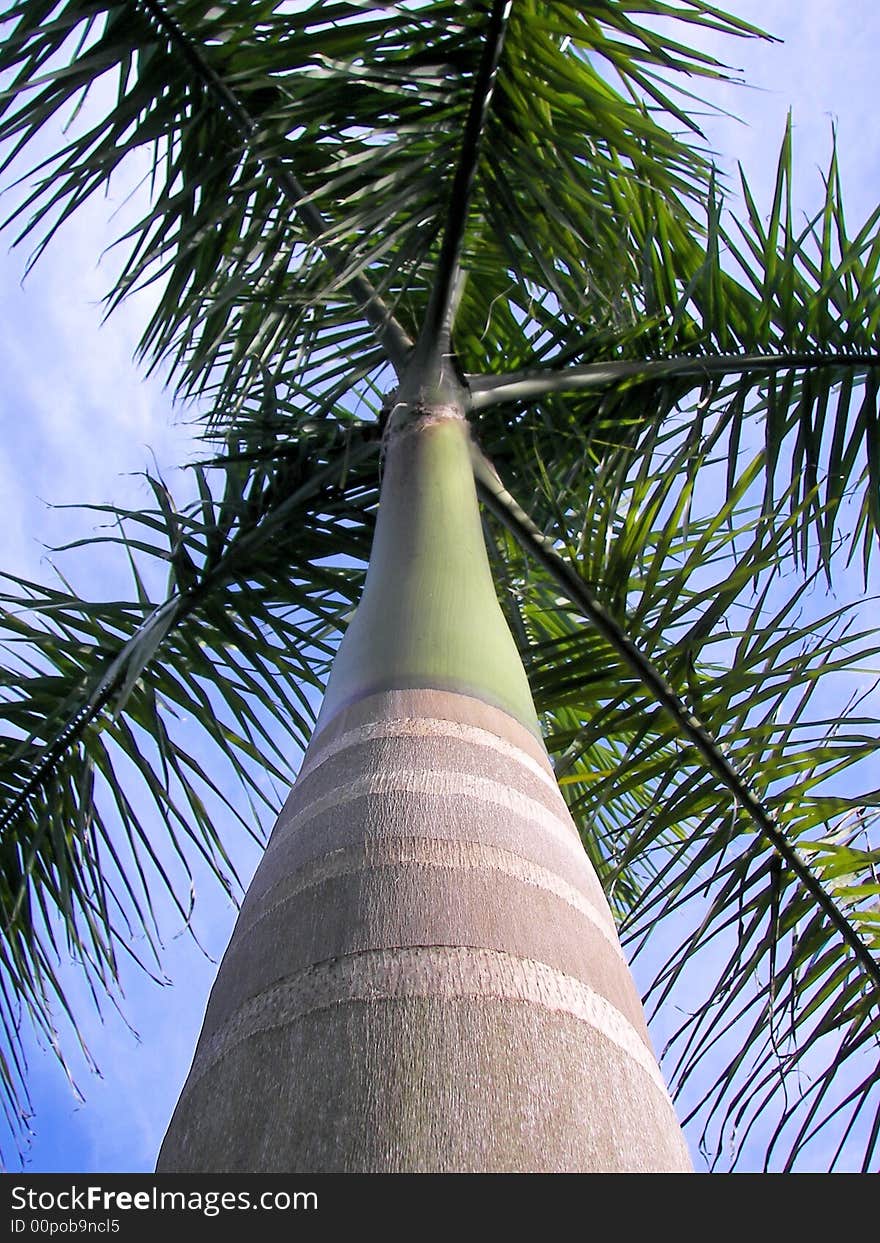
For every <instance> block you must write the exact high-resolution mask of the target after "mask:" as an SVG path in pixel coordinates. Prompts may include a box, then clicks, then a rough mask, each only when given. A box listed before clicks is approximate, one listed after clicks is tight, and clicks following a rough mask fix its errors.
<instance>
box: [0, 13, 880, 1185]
mask: <svg viewBox="0 0 880 1243" xmlns="http://www.w3.org/2000/svg"><path fill="white" fill-rule="evenodd" d="M737 11H738V12H740V13H741V14H742V15H743V16H745V17H747V18H749V19H750V20H753V21H756V22H758V23H760V24H762V25H764V26H765V27H766V28H767V29H769V30H771V31H773V32H774V33H777V34H779V35H780V36H782V37H783V38H784V39H785V43H784V44H783V45H782V46H780V45H767V44H759V43H757V42H741V43H725V45H724V47H723V48H720V47H719V48H718V54H719V55H720V56H721V57H722V58H723V59H726V60H728V62H729V63H732V64H734V65H737V66H742V67H743V68H744V69H745V72H746V77H747V79H748V80H749V81H750V82H751V83H753V84H754V85H753V88H752V89H740V90H735V89H734V88H730V87H728V88H723V89H716V90H715V92H714V97H715V98H716V99H717V100H718V102H719V103H720V104H721V105H722V106H723V107H725V108H728V109H729V110H730V111H732V112H735V113H738V114H739V115H740V116H741V117H743V118H745V119H746V120H747V121H748V122H749V125H748V126H746V125H743V124H740V123H739V122H736V121H734V120H731V119H727V118H714V119H712V120H711V121H707V129H708V132H709V135H710V137H711V139H712V141H713V143H714V145H715V147H716V149H717V151H718V152H719V157H720V161H721V163H722V165H723V166H726V167H727V168H728V169H731V170H732V168H733V160H734V159H735V158H738V159H740V160H741V161H742V162H743V164H744V166H745V168H746V171H747V173H748V175H749V178H750V180H751V181H752V183H753V185H754V187H755V188H757V189H758V190H759V191H760V190H761V189H762V188H763V193H764V195H765V196H766V197H765V198H764V202H767V201H768V198H769V193H770V189H769V187H770V186H772V177H773V173H774V170H775V162H776V158H777V153H778V149H779V144H780V140H781V137H782V133H783V130H784V125H785V118H786V113H787V109H788V106H789V104H791V105H792V107H793V111H794V126H795V128H794V140H795V167H796V170H797V178H796V186H797V193H796V200H797V202H798V203H799V204H802V205H803V206H804V207H810V206H815V204H816V201H817V199H818V198H819V196H820V195H821V192H822V186H821V179H820V176H819V170H820V169H824V168H825V167H827V161H828V155H829V150H830V130H831V123H832V120H833V121H834V122H835V123H836V126H837V134H838V145H839V150H840V158H841V165H842V170H843V177H844V184H845V187H846V195H845V197H846V201H847V204H848V210H849V214H850V218H851V221H853V222H856V221H860V220H861V219H862V217H863V216H864V215H865V214H866V213H867V212H868V211H869V210H871V209H872V208H873V206H874V205H875V204H876V202H877V201H878V200H880V175H878V170H880V129H878V127H877V126H876V125H875V123H874V114H875V107H876V106H875V98H876V73H877V70H876V48H877V47H878V46H880V12H878V11H877V10H876V8H875V6H873V5H869V4H868V3H866V2H863V0H848V2H846V3H840V4H836V5H828V4H827V3H820V2H816V0H813V2H810V3H804V4H798V5H794V4H792V3H791V0H787V2H786V0H765V2H764V3H756V2H755V0H748V3H740V4H739V5H738V6H737ZM133 186H134V179H132V183H131V184H130V185H124V184H118V185H116V186H114V188H113V190H112V192H111V194H110V196H109V197H108V198H107V199H100V198H99V199H98V200H96V201H95V202H93V203H91V204H90V205H89V206H88V208H87V209H85V210H84V211H83V212H82V213H81V214H80V215H79V216H78V217H76V218H75V219H74V220H73V221H71V222H70V223H69V224H68V225H67V226H66V227H65V229H64V231H63V233H62V234H61V236H60V237H59V238H58V239H57V240H56V242H55V244H54V245H53V246H52V248H51V249H50V251H49V252H48V253H47V254H46V255H45V256H44V257H43V259H42V260H41V261H40V263H39V264H38V265H37V267H36V268H35V269H34V271H33V272H32V273H31V274H30V275H29V277H28V278H27V280H26V281H25V283H24V285H23V286H22V285H21V283H20V282H21V276H22V271H23V266H24V262H25V259H26V254H25V253H23V251H22V249H21V248H20V249H18V250H16V251H14V252H12V253H9V251H8V245H9V239H8V235H7V239H8V240H7V243H6V245H4V246H3V247H2V249H0V314H2V320H3V323H4V326H5V327H4V333H3V334H2V336H0V375H2V377H3V383H2V389H0V417H2V420H3V428H4V437H3V442H2V450H0V496H2V497H3V498H4V501H5V504H4V521H3V524H2V527H0V566H2V567H3V568H4V569H7V570H11V571H14V572H18V573H21V574H23V575H27V576H30V577H33V578H36V579H45V578H46V577H47V576H48V575H49V574H50V572H51V571H50V567H49V565H48V564H47V560H46V556H45V553H44V549H43V548H42V544H43V543H46V544H58V543H62V542H64V541H65V540H68V539H70V538H73V537H75V535H76V534H78V533H83V534H85V533H88V532H89V531H90V530H91V529H92V528H93V526H94V519H93V518H91V517H89V516H88V515H86V514H77V513H76V512H74V511H69V510H63V511H59V510H57V509H50V508H47V506H46V504H45V502H52V503H54V504H65V503H74V502H86V501H91V502H100V501H106V500H113V501H116V502H118V503H121V504H126V505H130V506H132V507H134V506H137V505H138V504H139V503H141V502H144V501H146V499H147V492H146V485H145V484H144V482H143V481H142V480H140V479H138V478H137V475H136V472H138V471H141V470H143V469H145V468H146V467H150V466H152V465H153V463H154V461H155V462H158V463H159V465H160V466H161V467H162V469H163V472H164V473H165V474H166V477H167V479H168V482H169V483H170V484H171V485H172V487H174V488H178V487H179V488H181V489H183V487H184V486H185V485H184V483H183V480H182V479H181V478H180V476H179V474H178V473H176V472H175V471H174V467H176V466H177V465H178V464H179V463H180V462H182V461H184V460H186V459H187V458H190V457H192V456H195V450H194V448H193V446H192V444H191V439H190V435H189V432H188V431H187V429H186V427H185V425H184V424H183V423H182V422H181V421H180V414H179V413H177V414H176V413H175V411H174V409H173V408H172V403H171V399H170V397H169V395H168V394H167V393H166V392H165V391H164V390H163V388H162V385H161V382H160V380H159V379H158V378H156V377H154V378H151V379H149V380H145V379H144V378H143V376H142V375H141V374H140V373H139V371H138V369H137V368H136V366H135V365H134V364H133V362H132V361H131V359H132V354H133V352H134V348H135V345H136V343H137V339H138V337H139V335H140V332H141V331H142V327H143V324H144V322H145V318H146V315H147V314H148V310H149V302H150V299H149V295H143V296H140V297H138V298H136V299H133V300H132V301H131V302H130V303H129V304H127V305H125V306H124V307H123V308H121V309H120V310H119V311H118V312H116V313H115V314H114V316H113V317H112V318H111V320H110V321H109V322H108V323H106V324H101V322H100V320H101V315H100V306H99V303H100V299H101V297H102V295H103V293H104V292H105V291H106V289H107V288H108V286H109V284H110V281H111V275H112V271H113V263H114V258H113V256H112V254H111V255H108V256H105V257H104V258H103V259H101V258H100V256H101V254H102V252H103V251H104V249H105V248H106V246H107V243H108V242H109V241H110V240H111V239H112V238H113V237H115V236H116V235H117V234H118V233H119V232H121V225H122V223H123V222H124V220H125V219H126V218H127V213H128V214H129V215H130V213H131V212H132V211H133V210H134V208H133V205H132V204H127V203H126V199H127V196H128V193H129V191H130V190H132V189H133ZM62 564H63V565H64V567H65V569H66V570H67V571H69V572H70V573H72V574H73V575H74V578H75V582H76V584H77V585H78V586H79V587H80V588H81V589H82V591H83V592H84V593H86V594H89V593H91V594H94V595H102V594H112V593H114V592H115V591H123V590H126V591H127V588H128V574H127V570H126V568H125V567H124V565H122V564H121V559H120V558H119V557H114V556H112V555H111V554H108V553H106V552H104V553H96V554H94V555H92V554H89V556H88V557H77V556H75V555H74V556H71V557H69V558H68V559H67V560H65V561H64V562H63V563H62ZM877 784H880V781H878V782H877ZM239 857H240V867H241V871H242V873H243V874H244V875H245V876H247V875H248V874H249V872H250V871H251V870H252V869H253V867H254V866H255V863H256V852H255V851H254V849H253V847H252V846H249V845H247V844H245V843H242V845H241V848H240V855H239ZM233 918H234V911H233V909H232V907H231V904H230V903H228V901H226V900H225V899H224V898H223V896H222V895H221V894H219V893H218V892H217V889H216V888H215V887H212V886H211V885H210V884H209V883H208V882H207V881H205V882H204V883H203V884H202V885H201V886H200V893H199V900H198V907H197V916H196V925H197V929H198V934H199V938H200V940H201V941H202V943H203V944H204V946H205V947H206V949H207V950H208V951H209V953H210V955H211V956H212V957H213V958H215V959H216V958H218V957H219V955H220V954H221V953H222V950H223V947H224V945H225V943H226V940H227V938H228V936H229V932H230V930H231V925H232V921H233ZM175 931H176V928H175V925H174V924H173V921H172V922H170V923H169V936H168V941H167V954H166V958H165V960H164V964H163V965H164V969H165V971H166V973H167V975H168V977H169V978H170V980H171V981H172V983H171V984H170V985H168V986H167V987H162V988H160V987H158V986H157V985H155V984H154V983H152V982H151V981H150V980H149V979H147V978H146V977H144V976H143V975H142V974H140V973H138V972H136V971H133V970H131V971H127V972H126V975H125V993H126V996H125V1000H124V1013H125V1016H126V1019H127V1021H128V1023H129V1024H130V1025H131V1028H134V1029H135V1030H136V1031H137V1033H138V1036H139V1038H135V1036H134V1035H133V1034H132V1031H131V1030H130V1028H129V1027H128V1026H127V1025H126V1023H125V1022H123V1020H122V1019H121V1018H120V1017H119V1016H118V1015H117V1014H115V1013H114V1012H113V1011H112V1009H110V1008H109V1007H105V1011H104V1016H103V1020H102V1019H100V1018H99V1017H98V1016H97V1015H96V1014H95V1011H94V1008H93V1007H91V1005H90V1003H89V1001H88V998H87V996H86V995H85V990H84V988H83V986H82V984H81V982H80V980H79V977H78V975H77V974H76V973H71V974H70V988H71V993H72V994H73V996H74V997H75V998H76V999H77V1002H78V1003H81V1004H79V1014H80V1017H81V1019H82V1025H83V1030H84V1036H85V1040H86V1043H87V1044H88V1046H89V1048H90V1051H91V1054H92V1056H93V1057H94V1059H95V1061H96V1063H97V1064H98V1066H99V1067H100V1070H101V1077H100V1078H99V1077H97V1076H95V1075H94V1074H92V1073H90V1071H89V1070H88V1068H87V1067H86V1065H85V1064H84V1063H83V1062H82V1061H79V1062H78V1061H77V1060H76V1059H75V1058H74V1059H73V1069H74V1073H75V1078H76V1081H77V1084H78V1085H79V1087H80V1089H81V1090H82V1093H83V1095H84V1096H85V1098H86V1099H85V1103H81V1102H80V1101H79V1100H78V1099H77V1098H76V1096H75V1095H74V1094H73V1092H72V1091H71V1089H70V1087H69V1085H68V1083H67V1081H66V1079H65V1078H64V1075H63V1074H62V1072H61V1071H60V1069H59V1067H58V1065H57V1063H56V1061H55V1059H54V1056H53V1055H51V1054H50V1053H49V1052H47V1051H45V1050H42V1049H40V1048H38V1047H35V1046H34V1047H32V1048H31V1052H30V1083H31V1091H32V1096H33V1104H34V1106H35V1109H36V1118H35V1130H36V1137H35V1139H34V1142H33V1144H32V1146H31V1149H30V1152H29V1154H28V1165H27V1168H29V1169H30V1170H32V1171H34V1172H48V1171H52V1170H71V1171H72V1170H76V1171H111V1170H129V1171H135V1170H149V1169H151V1168H152V1163H153V1161H154V1159H155V1153H156V1150H157V1148H158V1145H159V1142H160V1140H161V1136H162V1134H163V1132H164V1128H165V1126H166V1124H167V1121H168V1118H169V1116H170V1112H171V1109H172V1108H173V1104H174V1102H175V1100H176V1097H177V1093H178V1091H179V1088H180V1086H181V1083H182V1081H183V1078H184V1076H185V1073H186V1070H187V1067H188V1064H189V1059H190V1057H191V1054H192V1049H193V1047H194V1044H195V1039H196V1035H197V1032H198V1027H199V1024H200V1020H201V1015H202V1011H203V1009H204V1004H205V1001H206V998H207V993H208V989H209V988H210V984H211V982H212V979H213V974H214V970H215V966H214V964H213V963H212V961H211V960H210V959H209V958H208V957H206V956H205V954H204V953H202V952H201V951H200V950H199V949H198V948H197V947H196V946H195V945H194V944H193V943H192V941H191V940H190V939H189V938H188V937H186V936H175V935H174V933H175Z"/></svg>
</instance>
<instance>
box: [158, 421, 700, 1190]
mask: <svg viewBox="0 0 880 1243" xmlns="http://www.w3.org/2000/svg"><path fill="white" fill-rule="evenodd" d="M467 435H468V430H467V425H466V423H465V422H464V421H463V419H462V418H461V417H460V412H459V411H457V410H455V409H454V408H449V407H438V408H435V409H433V410H431V411H428V412H424V413H423V414H422V416H421V417H419V418H417V419H416V420H415V421H413V422H411V423H410V424H409V425H407V426H406V427H404V428H403V430H401V431H400V432H399V433H398V434H397V435H396V436H394V437H393V438H392V440H391V441H390V443H389V448H388V453H387V457H386V463H385V477H384V480H383V487H382V501H381V505H380V513H379V521H378V526H377V533H376V540H375V544H374V550H373V557H372V561H371V567H370V572H369V576H368V582H367V587H366V590H365V594H364V599H363V601H362V603H361V606H360V608H359V609H358V612H357V614H356V617H355V619H354V621H353V622H352V625H351V626H350V628H349V631H348V633H347V635H346V637H345V640H344V642H343V644H342V647H341V648H340V652H339V655H338V656H337V659H336V663H335V665H334V671H333V675H332V678H331V683H330V687H329V688H328V693H327V696H326V699H325V703H324V707H323V708H322V712H321V716H320V719H319V722H318V727H317V730H316V733H315V737H314V739H313V740H312V743H311V745H310V747H309V749H308V752H307V754H306V757H305V759H304V762H303V766H302V769H301V772H300V775H299V778H298V780H297V783H296V786H295V788H294V790H293V792H292V794H291V796H290V798H289V799H288V802H287V804H286V806H285V808H284V810H283V811H282V813H281V816H280V818H279V820H278V824H277V826H276V828H275V830H274V833H273V835H272V838H271V841H270V843H269V846H268V848H267V850H266V853H265V857H264V859H263V861H262V863H261V864H260V866H259V868H258V870H257V873H256V875H255V877H254V880H253V884H252V885H251V888H250V890H249V892H248V895H247V898H246V900H245V902H244V905H243V908H242V911H241V915H240V917H239V920H238V923H237V925H236V928H235V932H234V934H233V937H232V941H231V943H230V946H229V949H228V950H227V953H226V956H225V958H224V959H223V963H222V965H221V968H220V972H219V975H218V978H217V982H216V984H215V986H214V989H213V992H212V994H211V999H210V1002H209V1005H208V1010H207V1013H206V1016H205V1022H204V1027H203V1030H202V1034H201V1038H200V1040H199V1044H198V1048H197V1050H196V1055H195V1059H194V1062H193V1066H192V1069H191V1070H190V1074H189V1077H188V1079H187V1081H186V1085H185V1087H184V1090H183V1093H182V1095H181V1098H180V1102H179V1104H178V1106H177V1109H176V1111H175V1114H174V1117H173V1119H172V1122H171V1126H170V1128H169V1131H168V1134H167V1136H166V1139H165V1142H164V1144H163V1147H162V1152H161V1155H160V1160H159V1169H160V1170H163V1171H172V1170H178V1171H197V1170H219V1171H287V1172H306V1171H407V1170H409V1171H413V1170H434V1171H475V1170H520V1171H539V1170H548V1171H552V1170H558V1171H563V1170H569V1171H575V1170H582V1171H587V1170H685V1169H688V1168H690V1165H689V1160H688V1156H687V1150H686V1147H685V1145H684V1142H683V1139H682V1136H681V1133H680V1130H679V1127H678V1123H677V1121H676V1118H675V1115H674V1112H673V1109H672V1106H671V1104H670V1102H669V1098H668V1096H667V1093H666V1089H665V1086H664V1084H663V1080H662V1078H661V1075H660V1071H659V1069H658V1066H657V1063H656V1059H655V1057H654V1053H653V1051H652V1049H651V1044H650V1041H649V1038H648V1034H647V1031H646V1028H645V1023H644V1018H643V1015H642V1009H641V1005H640V1002H639V998H638V996H637V994H636V990H635V988H634V985H633V983H632V979H631V977H630V973H629V971H628V969H627V966H626V964H625V962H624V959H623V957H622V954H621V951H620V947H619V944H618V940H617V936H616V933H615V929H614V924H613V921H612V918H611V914H610V912H609V909H608V906H607V903H606V901H605V898H604V895H603V893H602V890H601V887H600V885H599V883H598V880H597V879H596V876H595V873H594V872H593V869H592V867H591V865H590V863H589V861H588V859H587V856H586V854H585V852H584V849H583V847H582V845H581V842H580V840H579V838H578V834H577V832H576V830H575V828H574V825H573V823H572V820H571V817H570V816H569V814H568V811H567V808H566V806H565V803H564V801H563V799H562V797H561V795H560V793H559V790H558V788H557V786H556V783H555V781H554V777H553V772H552V769H551V766H550V763H549V761H548V759H547V755H546V752H545V750H544V747H543V744H542V743H541V741H540V735H539V731H538V725H537V721H536V719H535V713H534V708H533V706H532V702H531V696H530V694H529V689H528V685H527V682H526V679H525V675H524V673H523V669H522V665H521V663H520V661H519V658H518V656H517V653H516V649H515V646H514V643H513V640H512V638H511V636H510V634H509V631H508V630H507V627H506V624H505V622H504V620H503V616H502V614H501V610H500V608H499V606H498V603H497V600H496V598H495V594H494V589H493V585H492V580H491V575H490V571H489V566H488V560H487V557H486V552H485V547H484V545H483V539H482V532H481V528H480V522H479V515H478V510H477V502H476V495H475V492H474V485H473V479H472V475H471V468H470V461H469V454H468V446H467Z"/></svg>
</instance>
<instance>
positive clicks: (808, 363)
mask: <svg viewBox="0 0 880 1243" xmlns="http://www.w3.org/2000/svg"><path fill="white" fill-rule="evenodd" d="M787 367H803V368H807V367H809V368H811V369H814V368H816V367H855V368H864V367H880V354H845V353H837V354H816V353H793V354H715V355H712V354H706V355H703V356H681V357H677V358H663V359H653V360H652V359H644V360H643V359H635V360H632V361H630V360H620V361H616V362H615V361H611V362H606V363H588V364H586V365H585V366H580V367H561V368H552V369H551V368H546V369H545V368H540V369H538V368H536V369H533V370H528V371H512V372H510V373H509V374H508V375H470V376H468V377H467V382H468V386H469V388H470V392H471V409H472V410H488V409H489V408H490V407H491V406H497V405H500V404H501V403H503V402H514V401H532V400H534V399H535V398H539V397H545V396H547V395H548V394H549V393H574V392H579V391H581V390H583V389H606V388H611V387H612V386H613V385H615V384H620V383H622V382H624V381H629V382H630V383H631V384H645V383H649V382H651V381H655V380H674V379H696V380H703V379H705V380H709V379H712V378H714V377H716V376H725V375H736V374H742V373H744V372H755V371H758V372H760V371H766V372H775V371H784V370H785V369H786V368H787Z"/></svg>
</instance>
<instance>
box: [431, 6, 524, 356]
mask: <svg viewBox="0 0 880 1243" xmlns="http://www.w3.org/2000/svg"><path fill="white" fill-rule="evenodd" d="M512 7H513V0H494V3H493V5H492V11H491V13H490V14H489V22H488V25H487V28H486V36H485V40H486V41H485V43H484V45H483V55H482V58H481V60H480V67H479V69H478V70H477V75H476V79H475V82H474V88H473V93H472V95H471V102H470V108H469V110H468V117H467V121H466V122H465V128H464V134H463V136H462V143H461V150H460V152H459V157H458V165H457V167H456V170H455V176H454V178H453V182H452V191H451V194H450V200H449V214H448V216H447V218H446V227H445V229H444V232H443V242H442V244H441V247H440V258H439V261H438V264H437V271H436V272H435V274H434V283H433V287H432V290H431V298H430V301H429V303H428V309H427V311H426V313H425V321H424V323H423V325H422V330H421V333H420V337H419V340H420V343H422V344H438V343H439V344H440V345H441V348H446V347H447V345H448V342H449V336H450V333H451V331H452V321H453V318H454V316H455V310H456V301H457V291H458V290H459V289H460V277H461V251H462V246H463V243H464V234H465V228H466V226H467V216H468V209H469V207H470V203H471V198H472V197H473V191H474V185H475V183H476V177H477V165H478V161H479V154H480V144H481V141H482V138H483V134H484V131H485V128H486V121H487V119H488V116H489V108H490V107H491V104H492V94H493V91H494V88H495V79H496V76H497V73H498V65H499V62H500V60H501V52H502V50H503V47H504V36H505V34H506V33H507V26H508V22H509V21H510V11H511V8H512Z"/></svg>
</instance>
